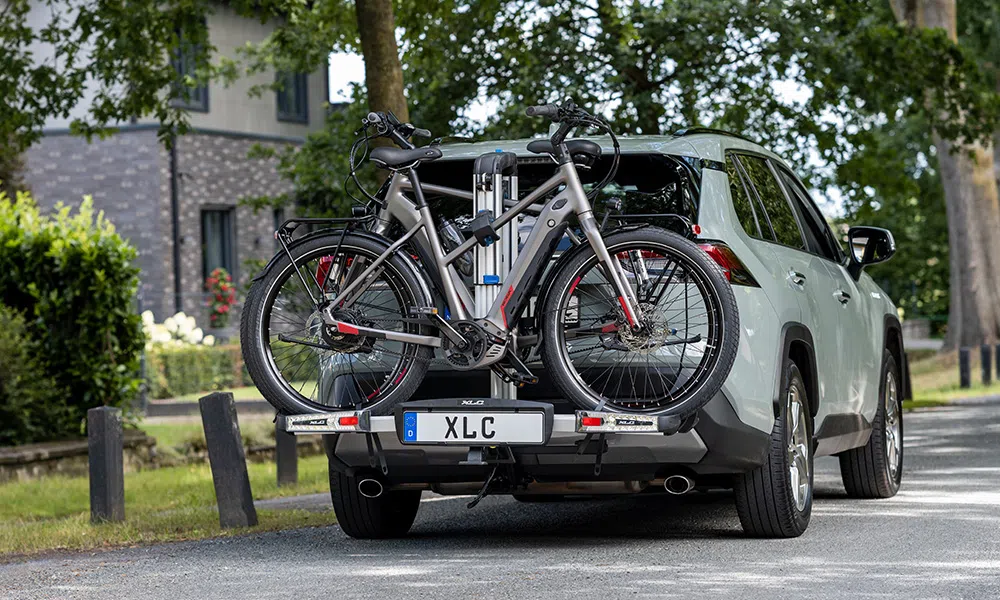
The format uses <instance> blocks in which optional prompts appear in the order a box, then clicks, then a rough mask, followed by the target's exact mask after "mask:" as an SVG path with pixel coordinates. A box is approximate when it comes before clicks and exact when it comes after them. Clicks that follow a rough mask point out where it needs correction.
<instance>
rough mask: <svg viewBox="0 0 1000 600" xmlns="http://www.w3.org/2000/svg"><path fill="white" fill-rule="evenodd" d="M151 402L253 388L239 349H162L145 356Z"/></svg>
mask: <svg viewBox="0 0 1000 600" xmlns="http://www.w3.org/2000/svg"><path fill="white" fill-rule="evenodd" d="M146 378H147V383H148V385H149V395H150V397H151V398H176V397H178V396H183V395H184V394H194V393H198V392H210V391H213V390H223V389H227V388H232V387H241V386H245V385H253V384H252V382H251V381H250V378H249V376H248V375H247V374H246V370H245V369H244V368H243V357H242V355H241V354H240V347H239V346H235V345H234V346H196V345H183V346H161V345H159V344H153V345H152V347H151V349H150V350H149V351H148V352H147V353H146Z"/></svg>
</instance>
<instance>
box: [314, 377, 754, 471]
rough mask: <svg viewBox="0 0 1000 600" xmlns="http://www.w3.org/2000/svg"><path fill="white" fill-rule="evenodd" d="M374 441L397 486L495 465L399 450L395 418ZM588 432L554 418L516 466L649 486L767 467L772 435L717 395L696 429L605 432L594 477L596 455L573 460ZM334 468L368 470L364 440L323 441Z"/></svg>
mask: <svg viewBox="0 0 1000 600" xmlns="http://www.w3.org/2000/svg"><path fill="white" fill-rule="evenodd" d="M370 429H371V431H372V432H373V433H372V435H376V436H378V438H379V441H380V442H381V446H382V456H383V457H384V459H385V462H386V465H387V466H388V469H389V473H388V476H387V478H388V479H389V480H391V481H392V482H393V483H394V484H396V483H399V484H405V483H429V484H441V483H449V482H468V481H482V480H483V479H485V477H486V476H487V475H488V474H489V472H490V471H491V470H492V468H493V465H482V464H468V463H467V461H468V457H469V447H468V446H413V445H406V446H404V445H403V444H402V443H401V442H400V441H399V438H398V436H397V434H396V424H395V420H394V417H391V416H387V417H372V418H371V425H370ZM584 438H585V434H582V433H578V432H577V431H576V417H575V416H574V415H571V414H570V415H566V414H563V415H560V414H557V415H554V421H553V427H552V436H551V438H550V440H549V443H548V444H546V445H545V446H542V447H520V448H512V454H513V457H514V459H515V461H516V465H517V468H518V469H519V470H520V471H521V473H522V474H523V475H525V476H528V477H532V478H535V479H537V480H544V481H589V480H622V479H639V480H654V479H658V478H663V477H666V476H669V475H671V474H676V473H679V472H686V473H691V474H694V475H721V474H730V473H739V472H744V471H748V470H751V469H753V468H756V467H758V466H760V465H761V464H763V463H764V460H765V458H766V455H767V449H768V445H769V442H770V436H769V435H768V434H766V433H764V432H761V431H759V430H757V429H754V428H752V427H750V426H749V425H746V424H745V423H743V422H742V421H740V420H739V418H738V417H737V415H736V412H735V411H734V410H733V407H732V405H731V404H730V402H729V400H728V399H727V398H726V397H725V396H724V395H723V394H722V393H720V394H718V395H717V396H716V397H715V398H713V399H712V400H711V401H710V402H709V403H708V404H707V405H706V406H705V408H704V409H702V411H701V412H700V414H699V421H698V424H697V425H696V427H695V428H694V430H692V431H689V432H687V433H676V434H673V435H663V434H658V433H610V434H607V437H606V439H607V443H608V447H607V450H606V452H604V455H603V456H602V468H601V472H600V474H599V475H595V470H594V463H595V454H594V453H587V454H578V453H577V447H578V444H577V443H578V442H580V441H581V440H583V439H584ZM328 448H331V449H333V450H334V453H335V457H336V459H338V460H335V461H334V463H335V464H336V465H337V466H339V467H340V468H344V469H351V470H352V471H354V470H358V471H364V470H368V469H370V468H371V467H370V463H369V456H370V454H369V449H368V440H367V436H366V435H362V434H357V433H345V434H333V435H330V436H328Z"/></svg>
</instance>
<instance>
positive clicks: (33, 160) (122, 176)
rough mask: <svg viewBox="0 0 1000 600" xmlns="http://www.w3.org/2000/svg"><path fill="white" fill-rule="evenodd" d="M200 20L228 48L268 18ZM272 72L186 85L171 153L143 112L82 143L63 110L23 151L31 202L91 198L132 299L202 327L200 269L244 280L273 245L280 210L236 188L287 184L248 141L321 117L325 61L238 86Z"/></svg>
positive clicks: (308, 127) (296, 132) (282, 137)
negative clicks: (183, 128) (129, 257)
mask: <svg viewBox="0 0 1000 600" xmlns="http://www.w3.org/2000/svg"><path fill="white" fill-rule="evenodd" d="M33 14H34V13H33ZM37 18H38V19H39V23H42V24H44V22H46V21H45V19H47V18H48V15H47V14H45V13H43V12H39V13H38V15H37ZM207 25H208V32H209V33H208V34H209V39H210V40H211V43H212V44H213V45H214V46H215V47H216V48H217V51H218V52H219V53H220V54H221V55H223V56H230V57H232V56H235V50H236V48H237V47H240V46H242V45H244V44H245V43H246V42H247V41H252V42H257V41H261V40H263V39H264V38H265V37H266V36H267V35H268V33H269V32H270V30H271V27H272V25H269V24H261V23H260V22H259V21H257V20H253V19H247V18H243V17H241V16H239V15H238V14H236V12H235V11H233V10H232V9H231V8H229V7H228V6H226V5H225V4H222V3H220V4H218V5H217V6H216V7H215V11H214V14H211V15H209V16H208V18H207ZM42 51H44V49H43V50H42ZM174 58H175V59H174V61H173V62H174V65H175V68H176V69H177V70H178V72H179V74H180V73H184V72H185V70H186V69H189V68H190V63H188V62H187V61H185V60H184V57H183V56H182V55H178V56H177V57H174ZM275 76H276V75H275V74H274V73H262V74H259V75H257V76H255V77H250V78H243V79H240V80H239V81H237V82H235V83H234V84H232V85H230V86H229V87H225V86H223V85H222V84H219V83H215V82H211V83H209V84H208V85H207V86H202V87H200V88H195V89H192V90H190V94H189V95H188V97H187V101H186V102H184V107H185V108H186V109H187V110H188V111H189V115H190V121H191V125H192V131H191V132H190V133H189V134H187V135H184V136H181V137H179V138H178V139H177V143H176V145H175V148H174V150H173V151H169V150H167V149H166V148H165V147H164V146H163V145H162V144H160V143H159V141H158V140H157V137H156V132H157V124H156V123H155V122H153V121H150V120H148V119H147V120H144V119H136V120H133V121H132V122H130V123H122V124H120V125H119V126H118V130H117V133H116V134H114V135H113V136H111V137H110V138H108V139H105V140H96V139H95V140H94V141H93V142H92V143H90V144H88V143H87V142H86V140H84V139H82V138H79V137H76V136H72V135H69V130H68V127H69V123H70V122H71V121H72V119H73V116H70V117H69V118H66V119H52V120H51V121H50V122H49V123H47V124H46V129H45V136H44V138H43V139H42V140H41V141H40V142H39V143H37V144H35V145H34V146H33V147H32V148H30V149H29V150H28V152H27V155H26V166H27V168H26V180H27V182H28V183H29V185H30V186H31V189H32V192H33V194H34V196H35V198H36V200H37V201H38V203H39V205H40V206H41V207H43V208H47V209H49V208H52V207H53V206H55V204H56V203H57V202H60V201H61V202H63V203H65V204H68V205H77V204H79V202H80V201H81V199H82V197H83V196H84V195H90V196H93V198H94V205H95V207H96V208H98V209H100V210H103V211H104V213H105V215H106V216H107V217H108V218H109V219H110V220H111V221H112V222H113V223H114V224H115V226H116V227H117V229H118V231H119V233H121V235H122V236H124V237H126V238H128V239H129V240H130V242H131V243H132V244H133V245H134V246H135V247H136V248H137V249H138V251H139V258H138V263H139V266H140V267H141V269H142V275H141V288H140V289H141V298H140V303H141V306H142V308H143V309H150V310H152V311H153V312H154V314H155V315H156V318H157V320H162V319H163V318H165V317H167V316H170V315H172V314H173V313H175V312H177V311H179V310H184V311H185V312H186V313H188V314H190V315H193V316H195V317H196V318H197V319H198V321H199V323H200V324H202V325H207V322H208V319H207V312H206V308H205V306H204V300H205V296H204V288H203V286H204V281H205V277H206V275H207V274H208V273H209V272H211V271H212V270H213V269H214V268H216V267H224V268H226V269H227V270H228V271H229V272H230V273H232V274H233V277H234V279H236V280H237V281H239V282H241V283H243V282H245V281H246V280H247V279H248V278H249V277H251V276H252V275H253V274H252V273H250V272H249V269H248V268H247V267H246V264H245V263H246V261H248V260H251V259H257V260H267V259H268V258H270V257H271V255H272V254H273V252H274V239H273V232H274V229H275V224H276V223H278V222H280V221H281V220H283V219H284V218H285V216H286V215H284V214H282V211H272V210H262V211H259V212H257V213H254V211H253V210H252V209H250V208H248V207H245V206H238V203H239V200H240V198H241V197H245V196H259V195H263V194H273V193H279V192H282V191H287V190H288V188H289V183H288V182H287V181H285V180H283V179H281V178H280V177H279V175H278V173H277V171H276V161H274V160H265V159H250V158H248V157H247V152H248V150H250V148H251V147H253V146H254V145H255V144H262V145H265V146H276V147H283V146H286V145H288V144H294V145H298V144H301V143H302V142H303V141H304V139H305V137H306V136H307V135H308V134H309V133H310V132H312V131H315V130H317V129H319V128H321V127H322V126H323V121H324V118H325V115H326V110H327V102H328V97H329V92H328V87H329V83H328V73H327V70H326V68H322V69H318V70H317V71H316V72H313V73H308V74H305V73H300V74H286V75H283V77H285V78H286V79H285V86H284V89H283V90H282V91H280V92H265V93H264V94H263V95H261V96H260V97H250V96H249V95H248V93H247V92H248V90H249V89H250V87H251V86H253V85H255V84H261V83H263V84H269V83H271V82H273V81H274V78H275ZM86 102H87V98H84V99H83V100H82V102H81V106H79V107H78V110H79V111H80V113H83V112H85V111H86V110H87V107H86Z"/></svg>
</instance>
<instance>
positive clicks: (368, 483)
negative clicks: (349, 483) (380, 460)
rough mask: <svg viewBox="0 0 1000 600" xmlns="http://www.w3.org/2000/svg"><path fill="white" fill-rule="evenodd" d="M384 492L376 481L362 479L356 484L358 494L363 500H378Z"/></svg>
mask: <svg viewBox="0 0 1000 600" xmlns="http://www.w3.org/2000/svg"><path fill="white" fill-rule="evenodd" d="M384 491H385V486H383V485H382V482H381V481H379V480H378V479H362V480H361V481H359V482H358V493H359V494H361V495H362V496H364V497H365V498H378V497H379V496H381V495H382V492H384Z"/></svg>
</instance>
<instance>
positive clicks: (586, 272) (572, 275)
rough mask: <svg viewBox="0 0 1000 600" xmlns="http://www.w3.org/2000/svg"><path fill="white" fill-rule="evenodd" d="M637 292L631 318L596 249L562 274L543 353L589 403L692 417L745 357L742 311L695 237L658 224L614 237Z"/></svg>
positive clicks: (576, 396)
mask: <svg viewBox="0 0 1000 600" xmlns="http://www.w3.org/2000/svg"><path fill="white" fill-rule="evenodd" d="M605 245H606V246H607V247H608V251H609V254H610V255H611V257H612V263H613V265H612V266H613V268H615V269H617V270H618V271H619V273H620V274H622V275H624V279H625V281H626V282H627V284H628V285H629V286H630V287H631V288H632V292H633V293H634V297H635V298H637V299H638V305H639V309H640V311H641V313H642V317H641V320H640V324H639V327H638V328H636V329H633V328H632V327H630V326H629V324H628V321H627V320H626V317H625V314H624V312H623V309H622V303H621V302H620V300H619V298H618V292H617V291H616V288H615V286H614V285H613V284H612V283H611V281H610V280H609V278H608V276H607V273H606V271H605V267H604V266H603V265H602V264H601V263H600V262H599V261H598V258H597V256H596V254H595V253H594V252H593V250H591V249H588V250H586V251H583V252H581V253H580V254H579V255H578V256H576V257H574V258H573V259H571V260H570V261H569V262H568V263H567V264H566V265H565V266H564V267H563V268H562V269H561V270H560V272H559V273H557V274H556V275H555V277H554V278H553V282H552V287H551V288H550V289H549V293H548V294H547V295H546V300H545V305H544V306H543V309H542V310H543V312H542V314H541V327H542V332H543V335H542V357H543V359H544V362H545V366H546V369H547V371H548V372H549V374H550V375H551V376H552V378H553V380H554V382H555V384H556V385H557V386H558V387H559V389H560V390H561V391H562V392H563V394H564V395H565V396H566V397H567V398H569V399H570V400H572V401H573V402H574V403H575V404H577V405H578V406H580V407H581V408H583V409H585V410H594V409H597V408H598V407H601V408H604V409H606V410H610V411H617V412H639V413H647V414H653V415H678V416H681V417H682V418H683V417H686V416H688V415H691V414H694V413H695V412H696V411H697V410H698V409H699V408H701V407H702V406H704V405H705V404H706V403H707V402H708V401H709V400H711V398H712V397H713V396H714V395H715V394H716V393H717V392H718V391H719V390H720V389H721V387H722V384H723V383H724V382H725V379H726V377H727V376H728V375H729V371H730V370H731V369H732V366H733V361H734V360H735V358H736V349H737V345H738V343H739V317H738V314H737V309H736V298H735V296H734V294H733V290H732V288H731V286H730V284H729V282H728V281H726V278H725V275H724V274H723V273H722V270H721V269H720V268H719V266H718V265H717V264H716V263H715V262H714V261H712V259H711V258H710V257H709V256H708V255H707V254H705V253H704V252H703V251H702V250H701V249H700V248H698V247H697V246H696V245H695V244H694V243H692V242H691V241H689V240H687V239H685V238H683V237H681V236H679V235H677V234H675V233H672V232H669V231H666V230H663V229H659V228H656V227H644V228H641V229H636V230H630V231H623V232H619V233H613V234H611V235H609V236H608V237H607V238H606V239H605Z"/></svg>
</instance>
